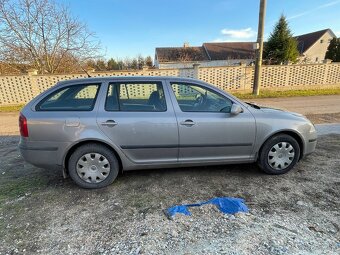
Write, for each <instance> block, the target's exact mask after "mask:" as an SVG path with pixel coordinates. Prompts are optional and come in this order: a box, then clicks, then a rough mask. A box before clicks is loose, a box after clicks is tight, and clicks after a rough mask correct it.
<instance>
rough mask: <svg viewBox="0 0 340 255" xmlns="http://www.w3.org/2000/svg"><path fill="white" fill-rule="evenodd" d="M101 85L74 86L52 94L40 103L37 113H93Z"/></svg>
mask: <svg viewBox="0 0 340 255" xmlns="http://www.w3.org/2000/svg"><path fill="white" fill-rule="evenodd" d="M99 87H100V85H99V84H86V85H72V86H69V87H64V88H61V89H59V90H57V91H54V92H52V93H51V94H49V95H48V96H46V97H45V98H44V99H43V100H41V101H40V102H39V104H38V105H37V106H36V110H37V111H92V110H93V107H94V104H95V102H96V98H97V95H98V91H99Z"/></svg>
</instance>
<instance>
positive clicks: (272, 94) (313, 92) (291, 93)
mask: <svg viewBox="0 0 340 255" xmlns="http://www.w3.org/2000/svg"><path fill="white" fill-rule="evenodd" d="M231 94H233V95H234V96H236V97H238V98H240V99H255V98H276V97H297V96H323V95H340V88H327V89H304V90H284V91H279V90H277V91H271V90H263V91H260V95H259V96H254V95H253V94H252V93H239V92H232V93H231ZM24 106H25V105H24V104H19V105H10V106H0V112H19V111H20V110H21V109H22V108H23V107H24Z"/></svg>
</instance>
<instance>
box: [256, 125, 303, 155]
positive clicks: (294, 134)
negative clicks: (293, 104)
mask: <svg viewBox="0 0 340 255" xmlns="http://www.w3.org/2000/svg"><path fill="white" fill-rule="evenodd" d="M280 134H284V135H289V136H291V137H293V138H294V139H295V140H296V141H297V143H298V144H299V147H300V157H299V160H300V159H301V158H302V157H303V153H304V149H305V148H304V143H303V138H302V137H301V135H300V134H299V133H297V132H296V131H293V130H278V131H277V132H275V133H273V134H271V135H270V136H268V137H267V138H266V139H265V140H264V141H263V143H262V144H261V146H260V149H259V150H258V152H257V155H256V160H257V159H258V157H259V155H260V153H261V151H262V149H263V146H264V145H265V143H266V142H267V141H268V140H269V139H271V138H272V137H274V136H277V135H280Z"/></svg>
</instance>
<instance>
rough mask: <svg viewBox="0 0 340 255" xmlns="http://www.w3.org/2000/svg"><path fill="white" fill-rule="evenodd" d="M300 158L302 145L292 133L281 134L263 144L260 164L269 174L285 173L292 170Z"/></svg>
mask: <svg viewBox="0 0 340 255" xmlns="http://www.w3.org/2000/svg"><path fill="white" fill-rule="evenodd" d="M299 158H300V146H299V144H298V142H297V141H296V140H295V139H294V138H293V137H291V136H290V135H285V134H279V135H276V136H273V137H271V138H269V139H268V140H267V141H266V143H265V144H264V145H263V147H262V149H261V151H260V155H259V159H258V165H259V166H260V168H261V169H262V170H263V171H264V172H266V173H267V174H284V173H287V172H288V171H290V170H291V169H292V168H293V167H294V166H295V165H296V163H297V162H298V160H299Z"/></svg>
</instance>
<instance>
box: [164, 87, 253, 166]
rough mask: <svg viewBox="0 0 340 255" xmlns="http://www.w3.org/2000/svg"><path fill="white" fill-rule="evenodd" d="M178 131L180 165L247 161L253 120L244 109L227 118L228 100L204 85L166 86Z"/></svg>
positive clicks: (229, 104)
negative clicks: (172, 104)
mask: <svg viewBox="0 0 340 255" xmlns="http://www.w3.org/2000/svg"><path fill="white" fill-rule="evenodd" d="M168 88H169V92H170V94H171V99H172V101H173V102H174V109H175V112H176V116H177V123H178V130H179V162H201V161H205V162H219V161H222V162H242V161H247V160H249V159H250V156H251V154H252V149H253V145H254V142H255V132H256V129H255V119H254V117H253V115H252V114H251V113H250V112H249V111H248V110H247V109H246V108H244V109H243V112H242V113H240V114H238V115H232V114H230V110H231V106H232V104H233V103H234V102H233V101H232V100H231V99H229V98H228V97H226V96H225V95H222V94H220V93H218V92H217V91H214V90H212V89H211V88H207V87H205V86H204V85H203V84H195V83H186V82H178V81H174V82H171V81H169V82H168Z"/></svg>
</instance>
